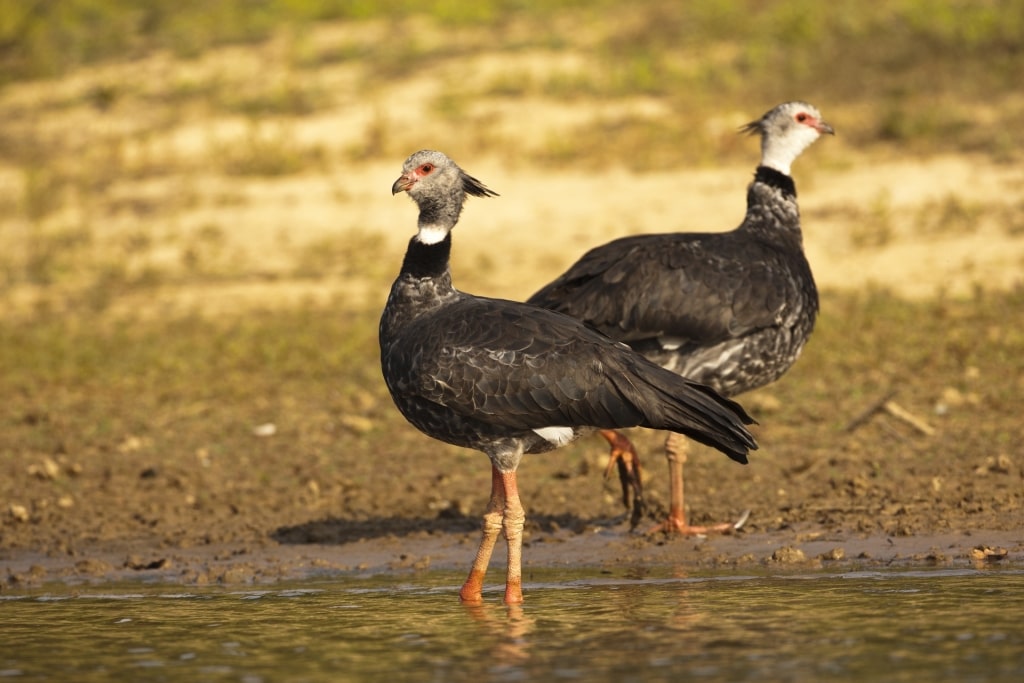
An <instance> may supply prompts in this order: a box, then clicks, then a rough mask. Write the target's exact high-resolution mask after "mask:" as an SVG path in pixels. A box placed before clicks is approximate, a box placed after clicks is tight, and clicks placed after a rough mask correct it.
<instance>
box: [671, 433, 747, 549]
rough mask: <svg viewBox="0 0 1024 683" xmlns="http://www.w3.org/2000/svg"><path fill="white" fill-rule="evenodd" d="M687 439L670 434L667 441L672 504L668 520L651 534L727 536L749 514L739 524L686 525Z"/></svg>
mask: <svg viewBox="0 0 1024 683" xmlns="http://www.w3.org/2000/svg"><path fill="white" fill-rule="evenodd" d="M686 448H687V446H686V437H685V436H682V435H681V434H676V433H675V432H669V435H668V438H667V439H666V440H665V457H666V458H667V459H668V476H669V485H670V499H671V500H670V502H669V509H668V518H667V519H666V520H665V521H664V522H662V523H661V524H659V525H657V526H656V527H654V528H653V529H651V532H652V533H653V532H657V531H664V532H665V533H668V534H682V535H683V536H700V535H703V534H727V533H730V532H732V531H735V530H736V529H739V528H740V527H741V526H743V523H744V522H746V521H747V514H748V513H744V515H743V516H742V517H741V519H740V520H739V521H738V522H733V523H724V524H714V525H711V526H690V525H689V524H687V523H686V512H685V507H684V502H683V463H685V462H686Z"/></svg>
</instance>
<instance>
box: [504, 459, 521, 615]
mask: <svg viewBox="0 0 1024 683" xmlns="http://www.w3.org/2000/svg"><path fill="white" fill-rule="evenodd" d="M501 479H502V482H503V484H504V488H505V515H504V519H503V520H502V530H503V531H504V532H505V541H506V542H507V543H508V574H507V576H506V577H505V603H506V604H508V605H518V604H519V603H521V602H522V601H523V525H524V523H525V522H526V511H525V510H523V504H522V502H521V501H520V500H519V487H518V485H517V484H516V473H515V471H514V470H513V471H512V472H502V473H501Z"/></svg>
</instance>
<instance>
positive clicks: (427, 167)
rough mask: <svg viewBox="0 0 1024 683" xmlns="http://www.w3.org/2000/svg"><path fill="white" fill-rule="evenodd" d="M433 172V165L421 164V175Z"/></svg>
mask: <svg viewBox="0 0 1024 683" xmlns="http://www.w3.org/2000/svg"><path fill="white" fill-rule="evenodd" d="M433 170H434V165H433V164H423V165H422V166H420V171H421V172H422V173H424V174H427V173H430V172H431V171H433Z"/></svg>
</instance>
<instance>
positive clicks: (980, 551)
mask: <svg viewBox="0 0 1024 683" xmlns="http://www.w3.org/2000/svg"><path fill="white" fill-rule="evenodd" d="M1007 555H1009V551H1007V550H1006V548H1001V547H995V548H992V547H990V546H987V545H979V546H975V547H973V548H971V559H972V560H974V561H975V562H998V561H999V560H1003V559H1006V556H1007Z"/></svg>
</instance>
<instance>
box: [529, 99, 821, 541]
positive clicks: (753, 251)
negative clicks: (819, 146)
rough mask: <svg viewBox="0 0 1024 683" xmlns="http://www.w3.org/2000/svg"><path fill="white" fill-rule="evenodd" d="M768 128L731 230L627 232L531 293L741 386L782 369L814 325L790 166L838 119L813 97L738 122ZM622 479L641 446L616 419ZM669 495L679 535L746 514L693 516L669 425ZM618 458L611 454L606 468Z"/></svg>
mask: <svg viewBox="0 0 1024 683" xmlns="http://www.w3.org/2000/svg"><path fill="white" fill-rule="evenodd" d="M742 130H743V131H744V132H747V133H750V134H753V135H760V136H761V163H760V164H759V165H758V167H757V169H756V171H755V172H754V180H753V182H752V183H751V184H750V186H749V187H748V188H747V212H746V216H745V217H744V219H743V222H742V223H741V224H740V226H739V227H738V228H736V229H735V230H732V231H731V232H723V233H683V232H680V233H666V234H648V235H637V236H634V237H624V238H621V239H618V240H615V241H612V242H609V243H608V244H605V245H603V246H600V247H596V248H594V249H592V250H590V251H589V252H587V253H586V254H584V255H583V257H582V258H580V259H579V261H577V262H576V263H575V264H574V265H573V266H572V267H570V268H569V270H567V271H566V272H565V273H564V274H563V275H561V276H560V277H558V278H557V279H555V280H554V281H553V282H551V283H550V284H548V285H546V286H545V287H543V288H542V289H541V290H540V291H539V292H537V293H536V294H534V295H533V296H532V297H530V298H529V299H528V302H529V303H532V304H536V305H538V306H543V307H544V308H549V309H551V310H554V311H558V312H560V313H566V314H568V315H571V316H573V317H574V318H577V319H579V320H582V321H583V322H584V323H586V324H587V325H588V326H590V327H593V328H594V329H596V330H599V331H601V332H603V333H604V334H607V335H608V336H610V337H612V338H613V339H617V340H619V341H622V342H625V343H627V344H629V345H630V346H631V347H632V348H633V349H635V350H636V351H638V352H640V353H642V354H643V355H644V356H646V357H647V358H649V359H651V360H652V361H654V362H655V363H657V364H659V365H661V366H662V367H665V368H668V369H669V370H671V371H672V372H675V373H678V374H679V375H682V376H683V377H687V378H689V379H692V380H694V381H696V382H701V383H704V384H707V385H709V386H711V387H713V388H714V389H715V390H716V391H718V392H720V393H721V394H722V395H724V396H735V395H737V394H741V393H743V392H746V391H750V390H751V389H756V388H757V387H761V386H764V385H765V384H769V383H771V382H774V381H775V380H776V379H778V378H779V377H780V376H781V375H782V374H783V373H784V372H786V370H788V369H789V368H790V366H792V365H793V363H794V362H795V361H796V359H797V357H798V356H799V355H800V352H801V351H802V350H803V347H804V344H805V343H806V342H807V339H808V338H809V337H810V334H811V330H812V329H813V328H814V321H815V318H816V317H817V313H818V290H817V288H816V287H815V284H814V278H813V276H812V275H811V268H810V265H809V264H808V263H807V258H806V257H805V256H804V251H803V237H802V234H801V229H800V209H799V207H798V206H797V201H796V185H795V184H794V182H793V179H792V177H790V167H791V166H792V164H793V162H794V161H795V160H796V159H797V157H798V156H800V154H801V153H802V152H803V151H804V150H805V149H806V148H807V147H808V146H809V145H810V144H811V143H813V142H814V141H815V140H817V139H818V138H819V137H820V136H821V135H823V134H828V135H833V134H834V131H833V129H832V126H830V125H829V124H828V123H826V122H825V121H824V119H822V117H821V113H820V112H819V111H818V110H817V109H816V108H815V107H813V106H812V105H810V104H807V103H806V102H787V103H785V104H781V105H779V106H777V107H775V108H774V109H772V110H771V111H769V112H768V113H766V114H765V115H764V116H762V117H761V118H760V119H758V120H757V121H753V122H752V123H749V124H747V125H746V126H744V127H743V128H742ZM601 435H602V436H603V437H604V438H605V439H606V440H607V441H608V442H609V444H610V445H611V447H612V462H615V463H618V465H619V471H620V477H621V479H622V481H623V498H624V500H628V489H627V485H629V486H632V489H633V492H634V498H635V500H634V506H635V508H634V515H633V519H634V522H636V521H639V516H640V512H641V507H642V497H641V495H642V487H641V484H640V476H639V471H638V466H637V464H636V463H637V461H636V451H635V449H634V448H633V445H632V444H631V443H630V442H629V440H628V439H627V438H626V437H625V436H624V435H622V434H619V433H618V432H615V431H612V430H604V431H602V432H601ZM665 454H666V457H667V458H668V461H669V481H670V486H671V503H670V507H669V513H668V518H667V519H666V520H665V521H664V523H663V524H661V525H660V526H659V527H657V528H659V529H663V530H665V531H668V532H678V533H682V534H691V535H693V534H703V533H707V532H728V531H731V530H732V529H735V528H738V527H739V525H741V524H742V523H743V521H744V520H745V516H744V517H743V518H742V519H741V520H740V521H739V522H738V523H724V524H717V525H711V526H693V525H690V524H687V522H686V513H685V510H684V503H683V463H684V462H685V461H686V442H685V440H683V439H682V438H681V437H679V436H678V435H676V434H669V435H668V439H667V441H666V444H665ZM610 466H611V463H609V467H610Z"/></svg>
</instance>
